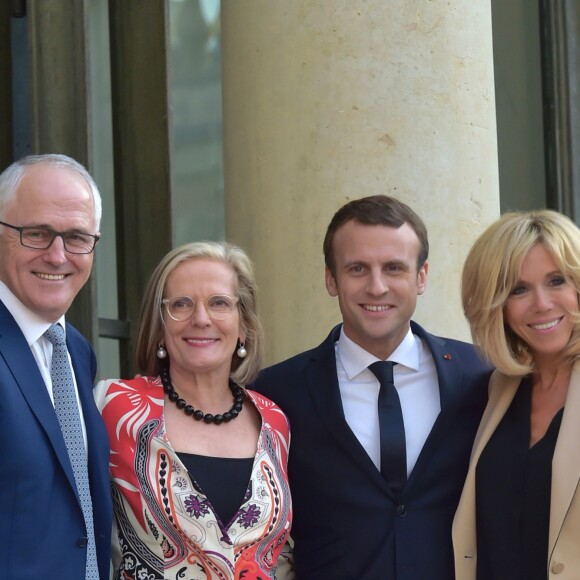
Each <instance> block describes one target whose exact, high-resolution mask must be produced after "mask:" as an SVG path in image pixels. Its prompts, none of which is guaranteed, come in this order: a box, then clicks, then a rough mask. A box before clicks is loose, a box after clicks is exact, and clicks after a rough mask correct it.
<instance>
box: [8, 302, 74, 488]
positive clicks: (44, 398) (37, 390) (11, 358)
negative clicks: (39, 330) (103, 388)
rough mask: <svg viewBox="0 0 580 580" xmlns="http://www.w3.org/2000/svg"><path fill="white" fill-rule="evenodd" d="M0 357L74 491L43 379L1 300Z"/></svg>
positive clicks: (61, 440) (26, 344)
mask: <svg viewBox="0 0 580 580" xmlns="http://www.w3.org/2000/svg"><path fill="white" fill-rule="evenodd" d="M0 356H1V357H2V358H3V359H4V362H5V363H6V366H7V367H8V369H9V370H10V372H11V373H12V376H13V378H14V382H15V388H19V389H20V391H21V392H22V395H23V397H24V399H25V401H26V403H27V404H28V406H29V407H30V410H31V411H32V413H33V414H34V415H35V416H36V418H37V420H38V422H39V423H40V424H41V425H42V428H43V429H44V431H45V432H46V435H47V437H48V440H49V441H50V443H51V445H52V447H53V448H54V451H55V454H56V456H57V458H58V460H59V462H60V464H61V465H62V468H63V470H64V471H65V473H66V475H67V478H68V479H69V481H70V483H71V486H72V488H73V489H74V490H75V494H76V485H75V484H74V475H73V472H72V467H71V465H70V461H69V458H68V452H67V450H66V446H65V443H64V439H63V436H62V432H61V430H60V425H59V424H58V419H57V417H56V413H55V412H54V406H53V404H52V401H51V400H50V396H49V394H48V391H47V389H46V385H45V384H44V379H43V378H42V375H41V374H40V371H39V369H38V365H37V364H36V359H35V358H34V356H33V354H32V351H31V350H30V347H29V346H28V343H27V342H26V339H25V338H24V335H23V334H22V331H21V330H20V327H19V326H18V325H17V324H16V322H15V320H14V318H12V315H11V314H10V312H8V309H7V308H6V307H5V306H4V304H3V303H2V302H0Z"/></svg>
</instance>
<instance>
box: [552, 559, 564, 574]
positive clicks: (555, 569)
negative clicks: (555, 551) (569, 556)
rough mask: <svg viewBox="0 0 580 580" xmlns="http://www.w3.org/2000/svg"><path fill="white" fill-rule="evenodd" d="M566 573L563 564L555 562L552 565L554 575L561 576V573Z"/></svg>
mask: <svg viewBox="0 0 580 580" xmlns="http://www.w3.org/2000/svg"><path fill="white" fill-rule="evenodd" d="M563 571H564V564H562V562H555V563H554V564H552V572H553V573H554V574H559V573H560V572H563Z"/></svg>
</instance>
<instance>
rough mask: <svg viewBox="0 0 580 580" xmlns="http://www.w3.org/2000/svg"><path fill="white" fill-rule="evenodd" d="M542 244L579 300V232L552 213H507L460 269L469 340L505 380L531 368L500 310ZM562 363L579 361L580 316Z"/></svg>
mask: <svg viewBox="0 0 580 580" xmlns="http://www.w3.org/2000/svg"><path fill="white" fill-rule="evenodd" d="M536 244H542V245H543V246H544V247H545V248H546V249H547V250H548V251H549V252H550V254H551V255H552V257H553V259H554V261H555V263H556V265H557V266H558V269H559V270H560V272H561V273H562V274H563V275H564V276H566V277H567V278H569V280H571V283H572V284H573V285H574V287H575V288H576V292H577V293H579V294H580V230H579V229H578V227H577V226H576V224H574V222H572V221H571V220H570V219H569V218H567V217H566V216H564V215H562V214H560V213H558V212H555V211H552V210H547V209H544V210H537V211H530V212H510V213H506V214H504V215H503V216H502V217H501V218H500V219H499V220H497V221H496V222H494V223H493V224H491V225H490V226H489V227H488V228H487V229H486V230H485V231H484V232H483V233H482V234H481V236H480V237H479V238H478V239H477V240H476V241H475V243H474V244H473V246H472V248H471V250H470V251H469V254H468V255H467V259H466V260H465V265H464V267H463V274H462V278H461V299H462V302H463V311H464V313H465V317H466V318H467V320H468V322H469V325H470V327H471V336H472V338H473V342H474V343H475V345H476V346H477V347H478V348H479V349H480V350H481V352H482V354H483V355H484V356H485V357H486V358H487V359H489V360H490V361H491V362H492V363H493V364H494V365H495V366H496V367H497V368H498V369H499V370H500V371H502V372H503V373H505V374H507V375H512V376H523V375H526V374H528V373H530V372H531V371H532V370H533V368H534V360H533V356H532V354H531V352H530V351H529V349H528V346H527V344H526V343H525V342H524V341H523V340H521V339H520V338H519V337H518V336H517V335H516V334H515V333H514V332H512V330H511V329H510V328H509V326H508V325H507V324H506V322H505V320H504V306H505V303H506V300H507V299H508V297H509V296H510V294H511V292H512V290H513V288H514V287H515V286H516V284H517V282H518V278H519V275H520V272H521V268H522V263H523V261H524V259H525V257H526V255H527V254H528V252H529V251H530V250H531V249H532V248H533V247H534V246H535V245H536ZM574 315H575V319H576V320H575V326H574V330H573V332H572V336H571V338H570V341H569V342H568V345H567V346H566V348H565V349H564V351H563V352H562V353H561V361H562V362H571V361H574V360H576V359H577V358H579V357H580V313H579V312H576V313H574Z"/></svg>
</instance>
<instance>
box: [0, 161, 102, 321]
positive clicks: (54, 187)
mask: <svg viewBox="0 0 580 580" xmlns="http://www.w3.org/2000/svg"><path fill="white" fill-rule="evenodd" d="M94 216H95V213H94V204H93V196H92V194H91V191H90V189H89V186H88V184H87V183H86V182H85V181H84V180H83V178H82V177H81V176H80V175H78V174H76V173H75V172H74V171H72V170H70V169H67V168H64V167H59V166H52V165H48V164H44V163H40V164H38V165H31V166H29V167H27V168H26V170H25V173H24V176H23V177H22V180H21V182H20V185H19V186H18V191H17V193H16V197H15V198H14V200H13V201H10V202H9V204H8V208H7V210H6V212H5V213H4V215H3V216H2V218H1V219H2V221H4V222H6V223H9V224H11V225H14V226H38V227H47V228H51V229H53V230H55V231H60V232H64V231H76V232H83V233H87V234H95V233H97V232H95V217H94ZM92 264H93V254H71V253H69V252H65V250H64V246H63V240H62V238H60V237H57V238H56V239H55V240H54V242H53V243H52V245H51V246H50V248H48V249H46V250H35V249H32V248H26V247H24V246H22V245H21V243H20V234H19V232H17V231H16V230H13V229H11V228H7V227H4V226H0V280H2V281H3V282H4V283H5V284H6V286H8V288H9V289H10V290H11V291H12V293H13V294H14V295H15V296H16V297H17V298H18V299H19V300H20V301H21V302H22V303H23V304H24V305H25V306H26V307H27V308H29V309H30V310H31V311H33V312H35V313H36V314H38V315H39V316H40V317H42V318H44V319H45V320H47V321H51V322H52V321H55V320H57V319H58V318H60V317H61V316H62V315H63V314H64V313H65V312H66V311H67V310H68V308H69V306H70V305H71V303H72V301H73V299H74V298H75V296H76V295H77V294H78V292H79V290H80V289H81V288H82V287H83V286H84V284H85V282H86V281H87V279H88V278H89V275H90V273H91V267H92Z"/></svg>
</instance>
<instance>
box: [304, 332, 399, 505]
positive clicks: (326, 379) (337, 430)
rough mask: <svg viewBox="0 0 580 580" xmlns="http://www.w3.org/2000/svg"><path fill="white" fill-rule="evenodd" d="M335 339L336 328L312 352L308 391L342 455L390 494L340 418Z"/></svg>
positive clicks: (356, 440) (366, 454) (308, 374)
mask: <svg viewBox="0 0 580 580" xmlns="http://www.w3.org/2000/svg"><path fill="white" fill-rule="evenodd" d="M339 335H340V325H339V326H336V327H335V328H334V329H333V330H332V332H331V333H330V335H329V336H328V338H327V339H326V340H325V341H324V342H323V343H322V344H321V345H320V346H319V347H318V348H317V349H315V351H314V352H313V355H312V358H311V360H310V361H309V363H308V367H307V368H306V372H305V373H304V376H305V378H306V380H307V381H308V390H309V392H310V396H311V397H312V401H313V404H314V407H315V409H316V411H317V413H318V415H319V418H320V421H321V422H322V424H323V425H324V426H325V427H326V429H327V430H328V431H329V432H330V433H331V434H332V435H333V436H334V438H335V439H336V441H337V443H338V444H339V445H340V446H341V447H342V448H343V449H344V452H345V453H347V454H348V455H350V457H351V458H352V459H354V460H355V461H356V462H357V463H358V464H359V466H360V467H361V469H362V470H363V471H365V472H366V473H367V474H368V475H369V477H370V478H371V479H372V480H373V481H375V483H377V484H378V485H379V486H380V487H381V488H383V489H384V490H385V491H386V492H387V493H389V494H390V488H389V486H388V485H387V483H386V482H385V480H384V479H383V477H382V476H381V474H380V472H379V470H378V469H377V468H376V466H375V464H374V463H373V462H372V460H371V458H370V457H369V455H368V453H367V452H366V451H365V449H364V448H363V446H362V445H361V443H360V441H359V440H358V439H357V437H356V435H355V434H354V433H353V431H352V429H351V428H350V427H349V425H348V423H347V422H346V419H345V417H344V409H343V406H342V399H341V397H340V390H339V387H338V377H337V374H336V355H335V350H334V348H335V347H334V343H335V342H336V341H337V340H338V337H339Z"/></svg>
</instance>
